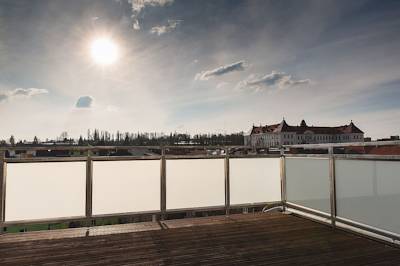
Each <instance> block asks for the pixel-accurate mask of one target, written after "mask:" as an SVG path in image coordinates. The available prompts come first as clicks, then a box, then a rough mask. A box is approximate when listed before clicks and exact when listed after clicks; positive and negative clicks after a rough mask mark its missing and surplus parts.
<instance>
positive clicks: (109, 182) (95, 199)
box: [0, 142, 400, 265]
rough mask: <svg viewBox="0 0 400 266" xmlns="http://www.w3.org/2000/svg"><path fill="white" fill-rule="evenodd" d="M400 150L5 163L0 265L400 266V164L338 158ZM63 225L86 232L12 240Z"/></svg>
mask: <svg viewBox="0 0 400 266" xmlns="http://www.w3.org/2000/svg"><path fill="white" fill-rule="evenodd" d="M388 144H389V143H386V142H380V143H348V144H323V145H297V146H293V147H297V148H309V149H314V148H315V149H327V150H328V153H326V154H303V155H301V154H295V155H294V154H285V153H284V151H283V150H282V153H281V154H262V155H261V154H258V155H232V154H231V153H230V152H229V150H230V149H233V147H225V149H226V152H225V153H224V154H222V155H192V156H188V155H169V154H168V152H167V151H168V147H153V148H154V149H157V148H158V149H159V150H160V153H159V154H160V155H151V156H113V157H111V156H92V155H91V154H93V152H94V151H95V150H101V149H110V148H115V149H118V148H121V147H74V149H77V150H80V151H85V152H86V154H87V155H86V156H80V157H48V158H46V157H34V158H6V157H4V155H3V156H2V158H1V160H2V163H1V165H2V167H3V169H2V171H0V173H1V175H0V181H1V182H0V184H1V189H0V193H1V197H0V198H1V204H0V214H1V217H0V218H1V219H0V222H1V224H0V225H1V232H2V234H1V236H0V254H1V256H0V263H1V264H15V265H22V264H28V263H29V264H71V265H72V264H73V265H76V264H85V265H86V264H87V265H90V264H96V265H98V264H107V265H110V264H113V265H114V264H134V263H137V264H146V265H148V264H162V265H176V264H228V265H232V264H264V265H265V264H282V265H286V264H301V265H319V264H352V265H365V264H370V265H396V263H397V262H398V261H399V260H400V250H399V249H398V247H399V245H398V244H399V240H400V223H399V220H400V219H399V218H400V217H399V213H400V212H399V206H400V205H399V203H400V189H399V188H400V178H399V173H400V162H399V161H400V157H399V156H396V155H393V156H383V155H380V156H372V155H347V154H335V153H334V151H335V148H336V147H343V146H344V145H345V146H352V145H353V146H358V145H388ZM390 144H393V142H390ZM395 144H398V143H395ZM131 148H134V147H131ZM32 149H34V148H32ZM36 149H42V148H41V147H38V148H36ZM46 149H48V148H47V147H46ZM57 149H64V148H63V147H58V148H57ZM65 149H71V147H65ZM3 151H4V150H3ZM6 181H7V182H6ZM197 216H203V217H197ZM177 218H184V219H177ZM110 221H119V222H120V223H125V224H119V225H107V224H109V223H111V222H110ZM62 225H64V227H78V228H68V229H55V230H45V231H37V232H35V231H31V232H19V233H12V231H13V228H29V229H32V228H35V226H36V228H39V227H40V226H42V227H43V226H44V227H45V228H49V229H54V228H63V227H62ZM23 231H29V230H23Z"/></svg>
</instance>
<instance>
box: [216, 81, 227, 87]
mask: <svg viewBox="0 0 400 266" xmlns="http://www.w3.org/2000/svg"><path fill="white" fill-rule="evenodd" d="M228 85H229V82H225V81H222V82H220V83H218V84H217V86H216V88H217V89H222V88H224V87H226V86H228Z"/></svg>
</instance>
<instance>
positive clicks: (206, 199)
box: [167, 159, 225, 209]
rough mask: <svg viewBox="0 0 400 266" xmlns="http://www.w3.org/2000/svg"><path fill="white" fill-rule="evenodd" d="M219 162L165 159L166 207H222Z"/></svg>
mask: <svg viewBox="0 0 400 266" xmlns="http://www.w3.org/2000/svg"><path fill="white" fill-rule="evenodd" d="M224 177H225V172H224V160H223V159H192V160H167V208H168V209H180V208H195V207H207V206H220V205H224V204H225V181H224V180H225V178H224Z"/></svg>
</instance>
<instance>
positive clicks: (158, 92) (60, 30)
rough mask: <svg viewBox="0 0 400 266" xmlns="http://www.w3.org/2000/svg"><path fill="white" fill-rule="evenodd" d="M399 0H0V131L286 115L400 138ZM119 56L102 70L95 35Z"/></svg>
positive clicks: (270, 119) (152, 126) (183, 125)
mask: <svg viewBox="0 0 400 266" xmlns="http://www.w3.org/2000/svg"><path fill="white" fill-rule="evenodd" d="M399 33H400V2H399V1H389V0H381V1H355V0H354V1H344V0H343V1H328V0H326V1H319V0H315V1H280V0H274V1H267V0H260V1H257V0H252V1H239V0H226V1H222V0H201V1H200V0H198V1H194V0H141V1H138V0H119V1H116V0H107V1H101V0H94V1H90V0H87V1H67V0H64V1H60V0H51V1H50V0H49V1H46V0H26V1H23V0H9V1H5V0H0V118H1V120H2V127H1V130H0V137H2V138H8V137H9V136H10V135H11V134H13V135H15V136H16V137H17V138H28V139H30V138H32V137H33V136H34V135H37V136H39V137H40V138H42V139H43V138H46V137H53V136H58V135H59V134H60V133H61V132H62V131H68V132H69V133H70V135H71V136H79V134H85V132H86V130H87V129H88V128H94V127H96V128H100V129H105V130H110V131H116V130H122V131H133V132H136V131H152V132H154V131H156V132H165V133H168V132H170V131H175V130H177V131H183V132H189V133H194V132H222V133H224V132H227V133H228V132H238V131H247V130H248V129H249V128H250V127H251V126H252V125H253V124H257V125H258V124H260V123H262V124H266V123H267V124H271V123H277V122H279V121H280V120H281V119H282V117H285V118H286V120H287V122H288V123H289V124H298V123H300V121H301V119H305V120H306V121H307V122H308V124H310V125H311V124H314V125H317V124H319V125H341V124H347V123H349V121H350V120H353V121H354V122H355V123H356V124H357V125H359V127H360V128H361V129H363V130H364V131H365V132H366V135H368V136H372V137H374V138H376V137H384V136H388V135H394V134H399V133H400V132H399V131H400V130H399V124H400V103H399V101H398V99H399V96H400V79H399V76H400V75H399V74H400V52H399V47H400V34H399ZM104 36H106V37H107V38H109V39H111V40H112V41H113V42H114V43H115V45H116V46H117V47H118V51H119V55H120V56H119V58H118V60H117V61H116V62H115V63H114V64H112V65H108V66H100V65H98V64H96V63H95V62H94V61H93V58H91V56H90V44H91V43H92V42H93V40H96V39H98V38H100V37H104Z"/></svg>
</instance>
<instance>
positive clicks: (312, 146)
mask: <svg viewBox="0 0 400 266" xmlns="http://www.w3.org/2000/svg"><path fill="white" fill-rule="evenodd" d="M388 145H400V140H390V141H370V142H347V143H316V144H294V145H283V147H285V148H304V149H328V148H331V147H333V148H341V147H354V146H388Z"/></svg>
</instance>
